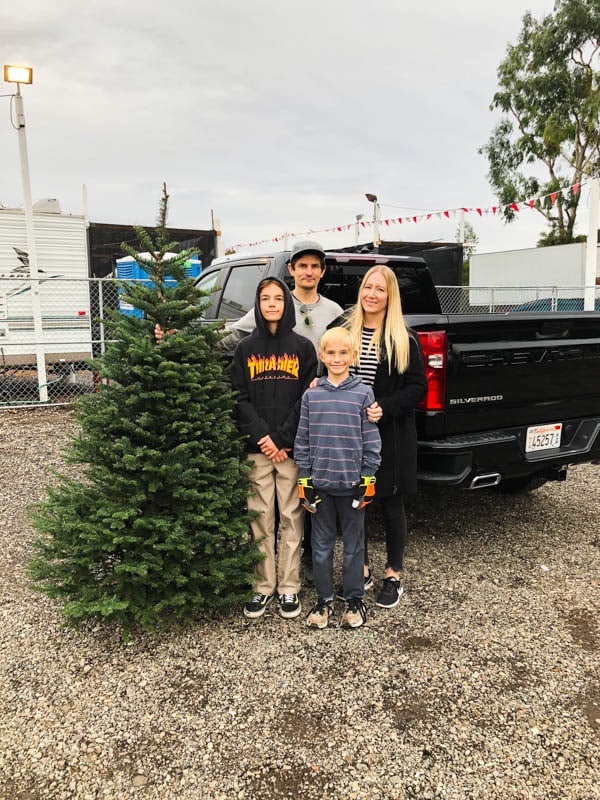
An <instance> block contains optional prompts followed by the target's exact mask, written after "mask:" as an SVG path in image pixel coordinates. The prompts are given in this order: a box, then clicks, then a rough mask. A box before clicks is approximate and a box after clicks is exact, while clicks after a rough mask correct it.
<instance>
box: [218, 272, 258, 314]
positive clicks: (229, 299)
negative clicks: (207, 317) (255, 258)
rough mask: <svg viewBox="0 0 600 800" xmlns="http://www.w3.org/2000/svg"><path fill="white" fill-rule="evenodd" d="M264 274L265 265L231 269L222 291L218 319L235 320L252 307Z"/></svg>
mask: <svg viewBox="0 0 600 800" xmlns="http://www.w3.org/2000/svg"><path fill="white" fill-rule="evenodd" d="M264 273H265V264H264V263H262V264H250V265H249V264H244V265H243V266H239V267H233V268H232V270H231V272H230V273H229V278H228V279H227V283H226V284H225V287H224V289H223V297H222V298H221V306H220V308H219V317H220V318H221V319H237V318H238V317H241V316H242V314H245V313H246V311H248V310H249V309H250V308H253V307H254V298H255V296H256V287H257V286H258V283H259V281H260V279H261V278H262V277H264Z"/></svg>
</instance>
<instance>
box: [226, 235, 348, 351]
mask: <svg viewBox="0 0 600 800" xmlns="http://www.w3.org/2000/svg"><path fill="white" fill-rule="evenodd" d="M288 271H289V273H290V275H291V276H292V278H293V279H294V287H293V289H292V297H293V298H294V308H295V311H296V326H295V328H294V330H295V331H296V333H299V334H300V335H301V336H306V338H307V339H310V341H311V342H312V343H313V345H314V348H315V350H316V351H317V352H318V351H319V341H320V339H321V336H322V335H323V334H324V333H325V330H326V328H327V326H328V325H329V323H330V322H333V320H334V319H337V318H338V317H339V316H340V314H343V313H344V309H343V308H342V307H341V306H340V305H338V304H337V303H334V302H333V300H329V299H328V298H327V297H323V296H322V295H320V294H319V293H318V291H317V289H318V287H319V281H320V280H321V278H322V277H323V275H324V273H325V251H324V250H323V248H322V247H321V245H320V244H319V243H318V242H313V241H310V240H308V239H304V240H303V241H300V242H295V244H294V245H293V247H292V253H291V256H290V262H289V264H288ZM255 327H256V323H255V320H254V309H253V308H251V309H250V311H248V312H247V313H246V314H244V316H243V317H240V319H238V320H237V321H236V322H232V323H231V325H228V326H227V331H228V333H227V336H225V337H224V338H223V339H221V342H220V346H221V347H222V348H223V349H224V350H226V351H233V350H234V349H235V346H236V345H237V343H238V342H239V341H241V340H242V339H243V338H244V337H245V336H248V334H250V333H252V331H253V330H254V328H255Z"/></svg>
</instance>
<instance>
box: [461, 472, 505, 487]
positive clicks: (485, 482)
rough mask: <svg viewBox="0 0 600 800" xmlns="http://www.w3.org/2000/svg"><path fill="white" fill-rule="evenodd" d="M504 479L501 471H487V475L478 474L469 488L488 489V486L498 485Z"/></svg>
mask: <svg viewBox="0 0 600 800" xmlns="http://www.w3.org/2000/svg"><path fill="white" fill-rule="evenodd" d="M501 480H502V476H501V475H500V473H499V472H487V473H486V474H485V475H476V476H475V477H474V478H473V480H472V481H471V483H470V484H469V489H487V487H488V486H497V485H498V484H499V483H500V481H501Z"/></svg>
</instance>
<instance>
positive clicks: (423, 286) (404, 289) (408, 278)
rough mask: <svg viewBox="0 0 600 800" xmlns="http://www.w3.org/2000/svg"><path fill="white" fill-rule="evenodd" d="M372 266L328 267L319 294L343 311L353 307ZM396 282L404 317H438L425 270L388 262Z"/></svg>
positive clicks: (347, 265) (437, 305)
mask: <svg viewBox="0 0 600 800" xmlns="http://www.w3.org/2000/svg"><path fill="white" fill-rule="evenodd" d="M372 266H373V265H372V264H352V263H349V264H343V265H336V264H330V265H328V268H327V272H326V274H325V277H324V279H323V281H322V282H321V284H320V287H319V291H320V292H321V293H322V294H323V295H325V297H329V298H330V299H331V300H335V302H336V303H339V304H340V305H341V306H342V308H349V307H350V306H353V305H354V303H356V299H357V297H358V288H359V286H360V282H361V281H362V279H363V275H364V274H365V272H366V271H367V270H368V269H370V267H372ZM387 266H388V267H391V269H393V270H394V272H395V274H396V277H397V278H398V285H399V287H400V295H401V297H402V310H403V312H404V313H405V314H424V313H432V312H437V313H439V310H440V306H439V301H438V299H437V296H436V293H435V288H434V287H433V284H432V282H431V278H430V276H429V274H428V272H427V270H426V269H424V268H423V267H418V266H412V265H406V264H398V263H394V262H392V261H390V262H388V264H387Z"/></svg>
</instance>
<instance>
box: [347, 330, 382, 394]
mask: <svg viewBox="0 0 600 800" xmlns="http://www.w3.org/2000/svg"><path fill="white" fill-rule="evenodd" d="M374 330H375V329H374V328H363V329H362V339H361V345H360V366H355V367H353V370H352V371H353V373H354V374H355V375H359V376H360V379H361V381H362V382H363V383H366V384H367V386H373V384H374V383H375V372H376V371H377V356H376V355H375V347H374V346H373V347H371V349H370V350H369V344H370V343H371V338H372V336H373V333H374Z"/></svg>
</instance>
